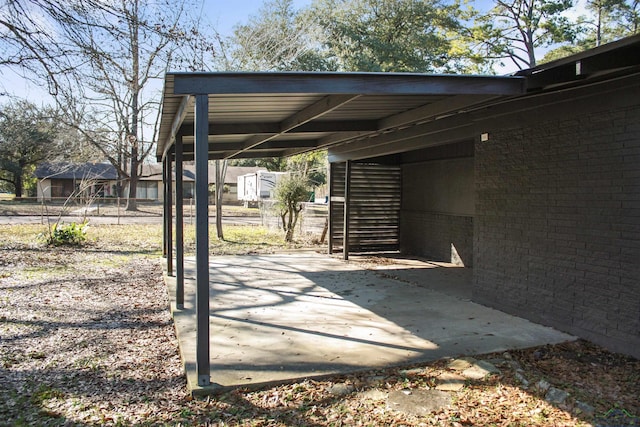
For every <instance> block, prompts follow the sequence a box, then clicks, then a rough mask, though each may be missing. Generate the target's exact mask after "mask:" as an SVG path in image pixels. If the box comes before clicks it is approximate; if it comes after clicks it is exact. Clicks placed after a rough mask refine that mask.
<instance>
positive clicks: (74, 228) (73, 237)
mask: <svg viewBox="0 0 640 427" xmlns="http://www.w3.org/2000/svg"><path fill="white" fill-rule="evenodd" d="M88 227H89V224H88V222H83V223H81V224H78V223H75V222H72V223H71V224H66V225H65V224H62V225H61V224H58V223H56V224H55V225H54V226H53V227H52V229H51V233H49V236H48V239H47V243H48V244H50V245H54V246H62V245H70V246H78V245H81V244H82V243H83V242H84V241H85V240H87V228H88Z"/></svg>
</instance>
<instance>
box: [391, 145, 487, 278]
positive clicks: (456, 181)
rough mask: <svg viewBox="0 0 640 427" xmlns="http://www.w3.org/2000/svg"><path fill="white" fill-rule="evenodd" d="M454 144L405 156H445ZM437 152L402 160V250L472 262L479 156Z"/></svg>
mask: <svg viewBox="0 0 640 427" xmlns="http://www.w3.org/2000/svg"><path fill="white" fill-rule="evenodd" d="M453 148H456V147H455V146H452V147H451V149H453ZM471 148H472V149H473V146H471ZM451 149H449V150H447V147H438V148H436V149H428V150H423V152H419V153H414V154H413V155H412V156H406V157H407V158H406V159H405V161H406V160H410V159H420V160H424V159H428V158H429V156H432V157H436V156H440V155H442V154H447V153H449V151H451ZM449 154H453V155H455V153H449ZM465 154H466V153H465ZM436 158H437V160H428V161H420V162H413V163H410V162H407V163H404V164H403V165H402V210H401V213H400V251H401V252H402V253H404V254H410V255H418V256H422V257H426V258H430V259H432V260H435V261H443V262H452V263H454V264H458V265H464V266H466V267H471V266H472V265H473V213H474V209H475V202H474V184H473V180H474V172H473V168H474V161H473V157H459V158H438V157H436Z"/></svg>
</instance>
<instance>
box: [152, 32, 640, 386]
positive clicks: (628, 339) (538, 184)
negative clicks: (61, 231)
mask: <svg viewBox="0 0 640 427" xmlns="http://www.w3.org/2000/svg"><path fill="white" fill-rule="evenodd" d="M229 100H232V101H233V102H229V103H227V101H229ZM257 106H259V107H260V109H258V108H257ZM258 111H259V113H258ZM266 111H268V113H265V112H266ZM230 117H233V118H234V120H235V121H233V122H230V120H229V118H230ZM318 148H327V149H328V154H329V161H330V163H331V171H330V181H329V187H330V217H329V248H328V249H329V252H335V251H337V250H340V251H342V252H343V254H344V257H345V258H348V256H349V253H350V252H354V251H358V252H367V251H379V250H392V251H399V252H401V253H404V254H407V255H419V256H422V257H429V258H431V259H434V260H439V261H447V262H453V263H456V264H459V265H464V266H465V267H467V268H472V270H473V274H472V275H473V300H474V301H476V302H478V303H481V304H484V305H487V306H490V307H494V308H496V309H499V310H502V311H505V312H508V313H511V314H515V315H518V316H520V317H524V318H527V319H530V320H532V321H534V322H538V323H541V324H544V325H548V326H553V327H555V328H557V329H560V330H562V331H565V332H569V333H571V334H574V335H577V336H579V337H582V338H585V339H588V340H591V341H593V342H595V343H598V344H601V345H604V346H606V347H608V348H610V349H612V350H614V351H620V352H624V353H628V354H631V355H634V356H635V357H640V263H639V260H640V36H634V37H630V38H627V39H624V40H620V41H618V42H615V43H611V44H608V45H604V46H601V47H598V48H595V49H592V50H589V51H586V52H583V53H580V54H577V55H573V56H571V57H567V58H564V59H560V60H557V61H554V62H551V63H548V64H543V65H540V66H538V67H536V68H532V69H529V70H524V71H521V72H519V73H517V74H516V75H513V76H501V77H488V76H484V77H483V76H451V75H416V74H377V73H371V74H368V73H169V74H167V76H166V77H165V88H164V97H163V111H162V123H161V131H160V139H159V143H158V152H157V157H158V160H159V161H162V162H163V165H164V167H165V169H166V168H168V167H170V166H171V165H172V164H173V163H174V162H175V163H176V164H179V163H180V162H181V160H182V159H185V160H187V159H188V160H191V159H194V158H195V163H196V168H195V175H196V192H197V191H198V181H199V180H201V179H205V178H206V174H207V171H206V169H207V168H206V161H207V160H208V159H216V158H242V157H259V156H264V157H271V156H287V155H291V154H296V153H299V152H304V151H309V150H313V149H318ZM169 184H170V183H169ZM165 185H167V184H165ZM196 200H197V198H196ZM345 205H346V206H345ZM198 212H200V213H198ZM206 212H207V210H206V205H201V206H196V215H206ZM168 217H169V218H170V217H171V216H170V215H169V216H168ZM201 223H202V225H201V228H200V229H198V230H197V233H198V234H205V233H207V232H208V230H207V228H206V225H207V223H206V221H201ZM167 230H168V231H167ZM170 230H171V229H170V226H169V225H168V223H167V224H166V227H165V233H170ZM165 241H168V242H171V238H170V236H167V235H165ZM196 250H197V255H196V270H197V271H196V281H197V288H198V294H197V295H196V300H197V304H198V306H199V307H203V309H202V310H200V311H199V313H198V316H199V317H198V325H199V326H200V325H202V332H200V331H199V332H198V340H199V342H202V343H208V339H209V337H208V335H207V334H208V329H205V325H206V324H207V323H206V322H207V321H208V320H207V316H208V313H207V311H206V309H205V308H206V307H207V306H208V303H207V299H208V268H209V266H208V253H207V251H206V247H204V246H203V247H202V248H201V249H196ZM171 251H172V248H171V247H166V248H165V252H166V253H167V254H171ZM177 251H178V254H177V259H180V258H181V256H182V255H183V254H182V253H181V251H182V247H181V243H179V244H178V249H177ZM178 271H179V270H178ZM177 277H178V281H179V280H180V274H178V276H177ZM200 334H202V336H201V335H200ZM206 349H208V344H203V345H202V346H200V347H198V363H197V365H198V375H199V378H200V376H201V377H202V378H204V379H205V380H204V382H203V383H206V378H207V376H208V360H207V359H206V355H207V353H206Z"/></svg>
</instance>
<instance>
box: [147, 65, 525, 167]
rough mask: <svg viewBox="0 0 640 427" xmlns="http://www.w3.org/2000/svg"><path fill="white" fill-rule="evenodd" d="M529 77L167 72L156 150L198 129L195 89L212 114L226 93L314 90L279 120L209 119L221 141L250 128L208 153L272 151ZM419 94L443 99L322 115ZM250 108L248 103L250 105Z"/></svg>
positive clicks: (165, 150)
mask: <svg viewBox="0 0 640 427" xmlns="http://www.w3.org/2000/svg"><path fill="white" fill-rule="evenodd" d="M525 80H526V79H525V78H523V77H518V76H501V77H497V76H469V75H467V76H460V75H428V74H409V73H297V72H295V73H292V72H284V73H168V74H167V75H166V77H165V92H164V97H163V117H162V121H163V122H164V123H168V122H170V123H171V125H170V126H169V127H167V126H165V130H164V131H163V129H162V126H161V132H160V139H159V144H158V151H157V156H158V159H159V160H160V159H163V158H165V157H166V156H167V155H169V153H170V151H171V147H172V145H173V143H174V141H175V138H176V137H177V136H188V137H191V136H192V135H193V132H194V126H193V121H192V120H189V114H190V113H191V112H192V110H193V99H194V96H197V95H206V96H207V97H208V99H209V103H210V111H214V112H215V111H216V108H217V107H218V105H217V100H218V99H220V98H224V97H228V96H233V97H235V98H234V99H245V100H249V101H250V100H251V99H252V98H251V97H255V96H256V95H260V96H263V95H264V96H269V95H277V96H279V97H281V98H282V97H284V98H282V99H284V100H286V99H287V98H286V97H287V96H291V97H295V96H317V97H318V100H317V101H316V102H315V103H312V104H309V105H305V106H303V107H302V108H301V109H300V110H299V111H296V112H294V113H293V114H291V115H289V116H287V117H284V118H283V119H282V120H279V121H275V122H250V121H247V120H246V119H242V117H241V116H242V115H243V114H244V113H245V111H237V114H238V118H239V119H242V120H240V122H241V123H242V125H241V126H240V125H234V124H233V123H231V124H230V123H216V122H215V120H210V122H209V130H208V134H209V137H210V139H211V137H213V136H216V137H217V141H218V142H220V141H224V136H225V135H224V134H223V133H222V132H224V131H225V129H228V132H230V133H229V135H236V134H237V133H238V132H237V129H242V130H243V132H245V131H246V132H247V134H246V140H245V141H244V142H243V143H240V144H237V146H236V147H233V148H230V149H229V150H224V149H222V148H212V149H210V150H209V151H210V158H234V157H271V156H286V155H291V154H295V153H297V152H303V151H310V150H313V149H317V148H323V147H326V146H329V145H332V144H338V143H344V142H345V141H347V140H349V139H353V138H357V137H362V136H366V135H370V134H373V133H378V132H386V131H388V130H389V129H393V128H394V127H400V126H407V125H409V124H410V123H412V122H416V121H420V120H423V119H429V118H433V117H436V116H438V115H442V114H451V113H452V112H455V111H459V110H462V109H464V108H466V107H468V106H471V105H474V104H477V103H482V102H487V101H488V100H493V99H496V98H503V97H510V96H517V95H521V94H523V93H524V92H525V90H526V81H525ZM419 96H439V97H442V98H443V99H442V100H440V101H439V102H437V103H434V104H433V105H432V104H429V105H422V106H418V107H416V108H408V109H406V110H401V111H393V110H390V111H389V115H388V116H387V117H380V116H379V115H378V116H376V117H372V118H368V117H366V111H365V110H364V109H363V111H361V112H360V113H361V114H360V115H361V120H344V121H340V120H333V121H328V120H319V118H321V117H323V116H324V115H325V114H326V113H328V112H333V111H334V110H335V111H337V110H339V109H340V108H343V107H344V106H345V105H347V104H350V105H349V108H350V109H351V110H350V111H351V112H353V109H354V108H355V109H357V106H356V107H354V105H353V103H352V101H354V100H356V99H358V98H361V97H363V98H364V99H371V103H373V104H371V103H369V104H367V108H376V107H377V108H378V109H380V108H383V107H384V104H385V102H386V101H385V100H387V99H391V98H392V97H393V99H394V100H395V101H396V102H398V99H402V97H407V99H409V98H411V97H419ZM168 100H172V105H171V106H170V107H171V108H167V106H168V105H169V103H168V102H167V101H168ZM177 100H179V102H176V101H177ZM175 105H178V106H177V107H176V106H175ZM246 108H247V109H250V104H247V107H246ZM363 108H364V107H363ZM217 125H219V127H218V126H217ZM234 126H235V128H234ZM167 129H168V130H167ZM234 129H236V130H234ZM313 132H316V133H318V132H321V133H323V135H324V136H323V137H322V138H318V139H316V140H314V141H310V140H309V139H305V138H300V139H299V141H300V143H299V144H298V145H296V144H294V143H292V142H291V141H288V142H287V144H282V143H280V145H282V146H279V145H278V140H279V138H283V136H285V135H286V136H288V137H289V139H290V140H291V139H292V138H291V135H297V134H300V135H302V136H304V135H305V134H307V133H313ZM293 140H295V137H293ZM210 145H212V146H213V145H214V144H213V143H210ZM185 154H186V157H185V159H188V158H189V153H188V152H186V153H185Z"/></svg>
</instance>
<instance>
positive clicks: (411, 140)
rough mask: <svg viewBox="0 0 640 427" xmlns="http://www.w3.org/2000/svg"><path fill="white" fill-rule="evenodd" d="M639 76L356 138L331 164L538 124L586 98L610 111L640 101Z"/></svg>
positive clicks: (333, 153) (335, 152) (332, 154)
mask: <svg viewBox="0 0 640 427" xmlns="http://www.w3.org/2000/svg"><path fill="white" fill-rule="evenodd" d="M638 76H640V74H638V75H636V76H633V75H632V76H627V77H625V78H624V79H616V80H614V81H610V82H597V83H594V84H592V85H588V86H581V87H578V88H570V89H563V90H558V91H554V92H541V93H536V94H530V95H527V96H524V97H517V98H509V99H505V100H504V101H502V102H500V103H496V104H492V105H490V106H486V107H481V108H480V109H477V110H473V111H470V112H466V113H461V114H457V115H451V116H447V117H444V118H442V119H440V120H433V121H431V122H428V123H424V124H421V125H416V126H413V127H410V128H405V129H402V130H399V131H396V132H389V133H384V134H379V135H376V136H375V137H369V138H363V139H359V140H353V141H350V142H349V143H348V144H345V145H336V146H334V147H331V148H330V150H329V158H330V161H331V162H336V161H345V160H356V159H362V158H369V157H372V156H374V155H386V154H393V153H400V152H405V151H409V150H415V149H420V148H425V147H429V146H435V145H442V144H445V143H450V142H455V141H461V140H463V139H468V138H475V137H477V136H478V135H480V134H481V133H482V132H490V131H491V130H492V129H494V128H500V127H503V126H510V125H512V123H518V122H519V123H530V122H535V121H536V120H539V119H540V118H541V116H542V115H543V114H545V115H548V116H549V117H554V115H555V114H559V112H561V111H566V109H567V107H566V105H565V104H567V103H573V104H575V103H576V102H578V103H579V101H580V100H582V99H584V100H585V103H584V105H585V106H588V105H589V103H590V102H591V101H588V100H589V99H593V98H597V99H600V100H601V101H600V103H601V107H602V108H603V109H605V110H606V109H607V105H608V103H611V104H612V105H611V108H613V107H614V105H618V106H620V105H633V104H634V103H637V99H638V95H637V94H638V91H640V80H638V78H637V77H638ZM621 90H624V91H625V93H624V96H621V95H620V94H619V93H620V91H621ZM608 93H616V94H617V95H616V96H615V97H614V96H607V94H608ZM585 108H588V107H585ZM530 111H542V112H543V113H538V114H530ZM574 112H575V110H574ZM517 115H521V117H522V119H521V120H517V119H514V117H518V116H517ZM527 120H529V122H527Z"/></svg>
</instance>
